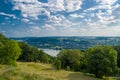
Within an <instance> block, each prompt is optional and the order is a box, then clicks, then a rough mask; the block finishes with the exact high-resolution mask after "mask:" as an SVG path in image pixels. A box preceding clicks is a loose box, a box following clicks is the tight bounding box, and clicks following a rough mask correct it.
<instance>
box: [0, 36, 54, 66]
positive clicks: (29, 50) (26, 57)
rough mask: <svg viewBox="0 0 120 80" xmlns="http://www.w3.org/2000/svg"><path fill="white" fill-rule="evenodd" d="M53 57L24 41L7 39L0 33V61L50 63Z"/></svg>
mask: <svg viewBox="0 0 120 80" xmlns="http://www.w3.org/2000/svg"><path fill="white" fill-rule="evenodd" d="M53 60H54V58H53V57H52V56H50V55H48V54H46V53H45V52H44V51H42V50H39V49H38V48H37V47H34V46H30V45H28V44H27V43H25V42H17V41H15V40H10V39H7V38H6V37H5V36H4V35H2V34H0V63H1V64H8V65H16V61H23V62H42V63H52V62H53Z"/></svg>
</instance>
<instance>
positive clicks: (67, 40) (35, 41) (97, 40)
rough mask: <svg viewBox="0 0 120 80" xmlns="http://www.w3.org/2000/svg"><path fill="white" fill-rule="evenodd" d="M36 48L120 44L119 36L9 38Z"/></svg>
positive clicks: (75, 47)
mask: <svg viewBox="0 0 120 80" xmlns="http://www.w3.org/2000/svg"><path fill="white" fill-rule="evenodd" d="M11 39H14V40H18V41H24V42H26V43H28V44H30V45H33V46H36V47H38V48H49V49H87V48H89V47H91V46H96V45H112V46H115V45H120V37H92V36H89V37H84V36H83V37H23V38H11Z"/></svg>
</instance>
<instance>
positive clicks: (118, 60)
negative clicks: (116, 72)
mask: <svg viewBox="0 0 120 80" xmlns="http://www.w3.org/2000/svg"><path fill="white" fill-rule="evenodd" d="M114 49H115V50H116V51H117V52H118V56H117V65H118V67H120V46H114Z"/></svg>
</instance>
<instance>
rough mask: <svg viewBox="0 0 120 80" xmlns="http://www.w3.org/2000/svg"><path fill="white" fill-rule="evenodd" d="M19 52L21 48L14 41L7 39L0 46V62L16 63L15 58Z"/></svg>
mask: <svg viewBox="0 0 120 80" xmlns="http://www.w3.org/2000/svg"><path fill="white" fill-rule="evenodd" d="M20 54H21V49H20V47H19V45H18V43H17V42H16V41H13V40H8V41H6V43H5V45H4V46H2V47H1V48H0V63H1V64H8V65H16V60H17V59H18V58H19V56H20Z"/></svg>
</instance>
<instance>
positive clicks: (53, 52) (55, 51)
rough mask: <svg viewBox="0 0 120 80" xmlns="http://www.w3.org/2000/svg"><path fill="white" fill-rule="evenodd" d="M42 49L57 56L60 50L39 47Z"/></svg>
mask: <svg viewBox="0 0 120 80" xmlns="http://www.w3.org/2000/svg"><path fill="white" fill-rule="evenodd" d="M40 50H43V51H44V52H45V53H47V54H49V55H51V56H57V54H58V53H59V52H60V50H53V49H41V48H40Z"/></svg>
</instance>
